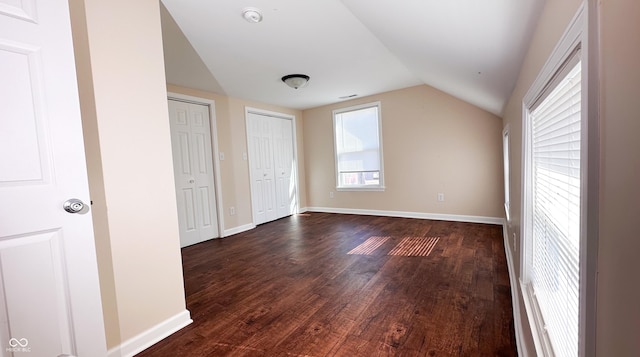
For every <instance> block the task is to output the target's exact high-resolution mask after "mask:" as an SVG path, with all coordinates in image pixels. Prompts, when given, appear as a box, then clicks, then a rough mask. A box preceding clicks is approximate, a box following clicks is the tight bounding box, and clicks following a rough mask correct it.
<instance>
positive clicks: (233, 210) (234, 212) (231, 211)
mask: <svg viewBox="0 0 640 357" xmlns="http://www.w3.org/2000/svg"><path fill="white" fill-rule="evenodd" d="M229 214H230V215H231V216H233V215H235V214H236V208H235V207H233V206H231V207H229Z"/></svg>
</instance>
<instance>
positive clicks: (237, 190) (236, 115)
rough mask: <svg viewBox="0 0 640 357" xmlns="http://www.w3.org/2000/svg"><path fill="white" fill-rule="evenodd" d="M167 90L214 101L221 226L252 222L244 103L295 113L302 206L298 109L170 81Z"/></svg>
mask: <svg viewBox="0 0 640 357" xmlns="http://www.w3.org/2000/svg"><path fill="white" fill-rule="evenodd" d="M167 90H168V92H172V93H179V94H184V95H190V96H194V97H199V98H205V99H210V100H213V101H214V102H215V108H216V126H217V130H218V150H219V151H220V152H223V153H224V156H225V159H224V160H223V161H220V171H221V172H220V176H221V181H222V182H221V186H222V203H223V205H224V227H225V230H229V229H233V228H237V227H241V226H244V225H247V224H252V223H253V219H252V216H251V188H250V182H249V165H248V161H246V160H244V159H243V154H244V153H247V132H246V122H245V107H252V108H258V109H263V110H268V111H273V112H278V113H283V114H289V115H294V116H295V117H296V132H297V148H298V152H297V158H298V174H299V182H300V185H299V190H300V206H301V207H306V204H307V202H306V189H305V172H304V167H305V166H304V165H305V162H304V151H303V129H302V128H303V123H302V112H301V111H299V110H293V109H288V108H284V107H279V106H275V105H270V104H264V103H258V102H252V101H248V100H243V99H238V98H233V97H227V96H224V95H220V94H216V93H211V92H205V91H201V90H197V89H191V88H185V87H180V86H176V85H172V84H169V85H168V86H167ZM231 206H234V207H235V208H236V214H235V215H234V216H231V215H230V214H229V207H231Z"/></svg>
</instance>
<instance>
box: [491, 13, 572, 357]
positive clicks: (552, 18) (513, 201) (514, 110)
mask: <svg viewBox="0 0 640 357" xmlns="http://www.w3.org/2000/svg"><path fill="white" fill-rule="evenodd" d="M580 3H581V0H547V2H546V4H545V7H544V9H543V11H542V14H541V16H540V20H539V23H538V26H537V28H536V31H535V33H534V36H533V38H532V40H531V45H530V47H529V50H528V52H527V56H526V58H525V61H524V63H523V65H522V69H521V70H520V75H519V78H518V81H517V84H516V87H515V89H514V91H513V93H512V95H511V98H510V99H509V101H508V103H507V106H506V108H505V111H504V112H505V114H504V118H503V122H504V125H507V124H508V125H509V140H510V152H509V160H510V172H509V176H510V192H511V195H510V207H511V208H510V212H511V223H510V225H509V227H508V231H509V232H508V237H510V239H509V243H510V251H507V254H511V256H512V258H513V266H514V268H515V271H514V273H515V275H516V279H515V281H517V280H518V279H517V278H519V277H520V269H519V268H520V214H521V205H522V200H521V192H522V185H521V181H522V175H521V172H522V150H521V148H522V99H523V97H524V95H525V94H526V92H527V91H528V90H529V87H530V86H531V84H532V83H533V81H534V80H535V79H536V77H537V76H538V73H539V72H540V70H541V69H542V66H544V64H545V62H546V61H547V59H548V58H549V56H550V55H551V51H553V49H554V47H555V46H556V44H557V43H558V42H559V40H560V38H561V36H562V34H563V33H564V31H565V29H566V28H567V27H568V25H569V23H570V21H571V19H572V18H573V16H574V15H575V14H576V12H577V10H578V7H579V5H580ZM513 234H515V235H516V241H515V243H516V246H513V243H514V240H513ZM515 291H516V292H517V294H518V301H519V302H520V307H519V309H520V312H521V317H522V321H521V322H522V324H521V325H522V328H523V333H524V340H523V341H522V342H523V346H524V348H525V349H526V350H527V351H528V352H529V355H530V356H533V355H535V347H534V345H533V337H532V335H531V330H530V329H529V322H528V320H527V316H526V311H525V308H524V302H523V300H522V295H521V293H520V288H519V287H518V288H517V289H515Z"/></svg>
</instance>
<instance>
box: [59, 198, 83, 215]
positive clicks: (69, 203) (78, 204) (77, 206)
mask: <svg viewBox="0 0 640 357" xmlns="http://www.w3.org/2000/svg"><path fill="white" fill-rule="evenodd" d="M62 208H64V210H65V211H67V212H69V213H79V214H85V213H87V212H89V206H87V205H85V204H84V202H82V201H81V200H79V199H77V198H71V199H68V200H66V201H65V202H64V204H63V205H62Z"/></svg>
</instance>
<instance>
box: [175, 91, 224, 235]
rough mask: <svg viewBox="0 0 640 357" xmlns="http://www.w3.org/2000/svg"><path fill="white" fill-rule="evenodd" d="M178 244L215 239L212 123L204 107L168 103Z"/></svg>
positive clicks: (216, 222)
mask: <svg viewBox="0 0 640 357" xmlns="http://www.w3.org/2000/svg"><path fill="white" fill-rule="evenodd" d="M169 119H170V120H171V145H172V149H173V166H174V169H173V171H174V174H175V182H176V198H177V202H178V220H179V225H180V245H181V246H182V247H186V246H188V245H192V244H196V243H200V242H203V241H205V240H209V239H212V238H217V237H218V236H219V233H218V220H217V212H216V201H215V200H216V196H215V189H214V181H213V159H212V151H211V129H210V128H211V124H210V120H209V107H208V106H206V105H200V104H193V103H186V102H181V101H177V100H169Z"/></svg>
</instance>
